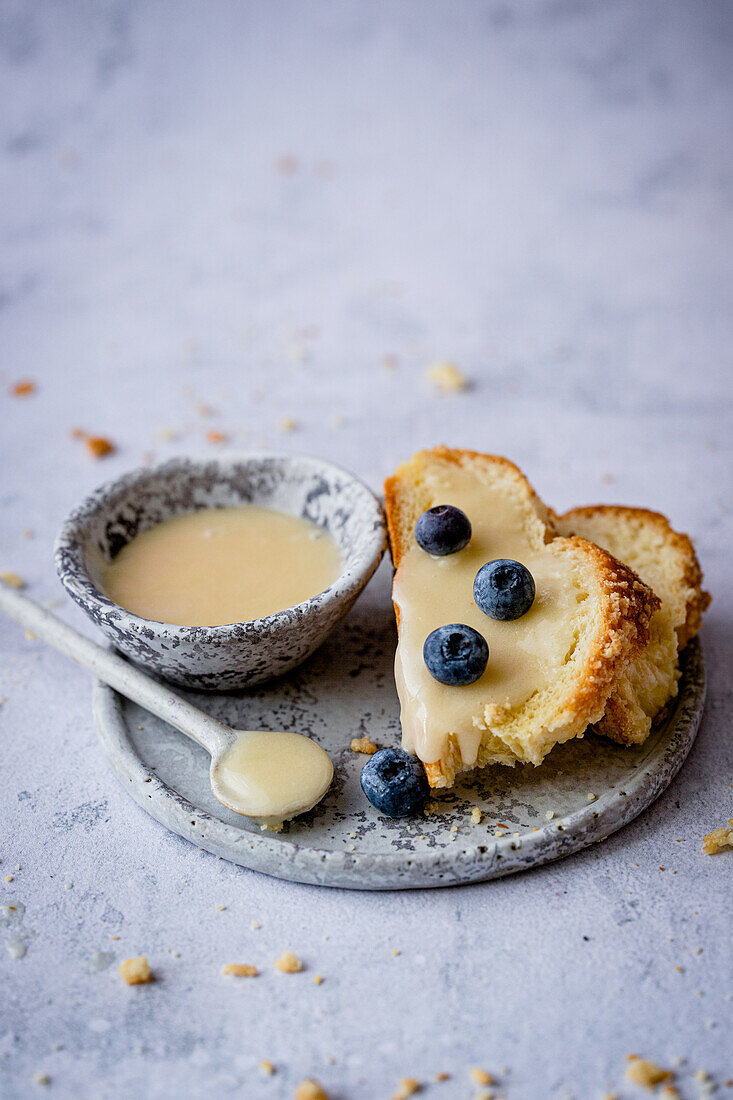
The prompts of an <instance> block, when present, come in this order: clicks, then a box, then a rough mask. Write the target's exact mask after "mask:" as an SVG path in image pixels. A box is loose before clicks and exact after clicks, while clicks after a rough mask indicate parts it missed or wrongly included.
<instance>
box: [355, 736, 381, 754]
mask: <svg viewBox="0 0 733 1100" xmlns="http://www.w3.org/2000/svg"><path fill="white" fill-rule="evenodd" d="M351 751H352V752H363V753H366V755H367V756H373V755H374V753H375V752H377V746H376V745H375V744H374V742H373V741H372V740H371V739H370V738H369V737H354V738H353V740H352V742H351Z"/></svg>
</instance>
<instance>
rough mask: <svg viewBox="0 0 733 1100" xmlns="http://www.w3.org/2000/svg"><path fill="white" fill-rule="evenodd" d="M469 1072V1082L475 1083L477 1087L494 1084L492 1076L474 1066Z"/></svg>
mask: <svg viewBox="0 0 733 1100" xmlns="http://www.w3.org/2000/svg"><path fill="white" fill-rule="evenodd" d="M469 1072H470V1075H471V1080H472V1081H475V1082H476V1084H477V1085H493V1084H494V1083H495V1082H494V1078H493V1077H492V1075H491V1074H490V1073H487V1072H486V1070H485V1069H481V1067H480V1066H474V1067H473V1069H472V1070H470V1071H469Z"/></svg>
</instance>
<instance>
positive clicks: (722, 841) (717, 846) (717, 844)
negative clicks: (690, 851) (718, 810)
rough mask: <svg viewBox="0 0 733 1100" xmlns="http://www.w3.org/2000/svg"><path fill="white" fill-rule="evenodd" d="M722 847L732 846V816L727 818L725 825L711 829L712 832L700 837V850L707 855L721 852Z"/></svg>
mask: <svg viewBox="0 0 733 1100" xmlns="http://www.w3.org/2000/svg"><path fill="white" fill-rule="evenodd" d="M724 848H733V817H731V818H729V819H728V824H727V825H721V826H720V828H719V829H713V831H712V833H707V835H706V836H704V837H703V838H702V850H703V852H706V853H707V855H709V856H714V855H716V854H717V853H718V852H722V851H723V849H724Z"/></svg>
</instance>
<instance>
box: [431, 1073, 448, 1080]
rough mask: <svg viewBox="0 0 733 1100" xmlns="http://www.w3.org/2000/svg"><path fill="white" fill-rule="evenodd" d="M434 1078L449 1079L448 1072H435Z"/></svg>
mask: <svg viewBox="0 0 733 1100" xmlns="http://www.w3.org/2000/svg"><path fill="white" fill-rule="evenodd" d="M435 1080H436V1081H450V1074H449V1073H436V1074H435Z"/></svg>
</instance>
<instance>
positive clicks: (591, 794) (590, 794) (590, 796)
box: [585, 791, 598, 802]
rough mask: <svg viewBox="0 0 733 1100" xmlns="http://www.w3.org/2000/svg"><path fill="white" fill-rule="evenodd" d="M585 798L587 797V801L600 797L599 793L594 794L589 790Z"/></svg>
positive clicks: (593, 800)
mask: <svg viewBox="0 0 733 1100" xmlns="http://www.w3.org/2000/svg"><path fill="white" fill-rule="evenodd" d="M585 798H586V801H587V802H595V800H596V799H597V798H598V795H597V794H593V791H588V793H587V795H586V796H585Z"/></svg>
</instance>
